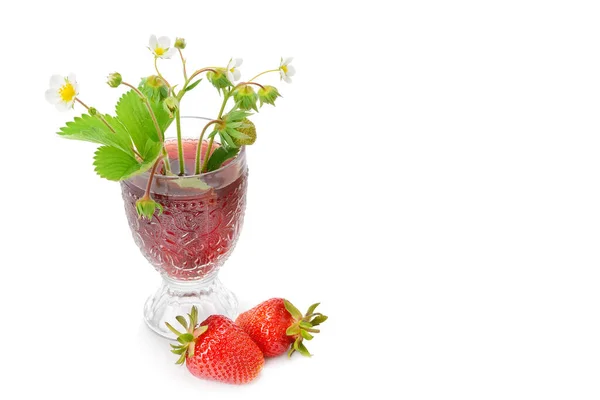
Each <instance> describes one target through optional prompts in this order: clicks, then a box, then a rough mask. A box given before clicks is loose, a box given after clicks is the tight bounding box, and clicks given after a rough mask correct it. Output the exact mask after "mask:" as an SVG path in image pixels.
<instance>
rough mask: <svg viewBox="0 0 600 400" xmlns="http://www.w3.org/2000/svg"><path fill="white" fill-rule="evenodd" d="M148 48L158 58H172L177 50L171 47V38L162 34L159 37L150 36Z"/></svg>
mask: <svg viewBox="0 0 600 400" xmlns="http://www.w3.org/2000/svg"><path fill="white" fill-rule="evenodd" d="M148 48H149V49H150V51H151V52H152V54H154V57H157V58H171V57H172V56H173V54H175V52H176V51H177V50H175V48H174V47H171V39H169V38H168V37H166V36H161V37H159V38H158V39H157V38H156V35H152V36H150V44H149V46H148Z"/></svg>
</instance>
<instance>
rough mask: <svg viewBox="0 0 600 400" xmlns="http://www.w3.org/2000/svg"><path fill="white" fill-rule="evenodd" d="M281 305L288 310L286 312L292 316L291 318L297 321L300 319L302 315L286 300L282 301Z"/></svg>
mask: <svg viewBox="0 0 600 400" xmlns="http://www.w3.org/2000/svg"><path fill="white" fill-rule="evenodd" d="M283 305H284V306H285V309H286V310H288V312H289V313H290V314H291V315H292V317H294V318H295V319H297V320H300V319H302V313H301V312H300V310H298V309H297V308H296V307H295V306H294V305H293V304H292V303H290V302H289V301H287V300H283Z"/></svg>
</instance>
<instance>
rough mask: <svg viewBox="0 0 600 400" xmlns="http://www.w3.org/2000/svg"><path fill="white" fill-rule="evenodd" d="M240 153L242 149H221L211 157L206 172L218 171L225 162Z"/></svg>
mask: <svg viewBox="0 0 600 400" xmlns="http://www.w3.org/2000/svg"><path fill="white" fill-rule="evenodd" d="M239 151H240V149H239V148H237V147H234V148H229V149H226V148H225V147H219V148H218V149H216V150H215V151H213V153H212V154H211V155H210V158H209V159H208V165H207V168H206V171H207V172H210V171H216V170H217V169H219V168H221V166H222V165H223V163H224V162H225V161H227V160H229V159H230V158H233V157H235V156H236V155H237V154H238V152H239Z"/></svg>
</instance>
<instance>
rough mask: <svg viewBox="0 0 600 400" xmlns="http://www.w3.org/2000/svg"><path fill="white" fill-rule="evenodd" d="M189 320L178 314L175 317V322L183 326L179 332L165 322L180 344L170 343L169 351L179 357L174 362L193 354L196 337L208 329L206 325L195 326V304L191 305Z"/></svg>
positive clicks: (196, 313) (183, 359)
mask: <svg viewBox="0 0 600 400" xmlns="http://www.w3.org/2000/svg"><path fill="white" fill-rule="evenodd" d="M188 317H189V321H188V320H186V319H185V317H183V316H181V315H178V316H177V317H175V319H177V322H179V323H180V324H181V326H183V328H184V331H183V332H179V331H178V330H177V329H175V328H173V326H172V325H171V324H169V323H168V322H165V324H166V325H167V328H169V330H170V331H171V332H173V333H174V334H175V335H176V336H177V341H178V342H179V343H180V344H171V347H172V349H171V353H174V354H177V355H179V359H178V360H177V361H176V362H175V364H179V365H181V364H183V363H184V362H185V360H186V358H188V357H193V356H194V349H195V348H196V339H198V337H199V336H200V335H202V334H203V333H204V332H206V330H207V329H208V326H197V325H198V309H197V308H196V306H193V307H192V310H191V312H190V313H189V314H188Z"/></svg>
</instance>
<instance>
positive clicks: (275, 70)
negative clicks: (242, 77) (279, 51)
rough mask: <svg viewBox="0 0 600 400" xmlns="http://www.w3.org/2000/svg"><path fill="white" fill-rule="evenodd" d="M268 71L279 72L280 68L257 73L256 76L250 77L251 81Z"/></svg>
mask: <svg viewBox="0 0 600 400" xmlns="http://www.w3.org/2000/svg"><path fill="white" fill-rule="evenodd" d="M268 72H279V68H277V69H269V70H266V71H264V72H261V73H260V74H258V75H256V76H255V77H254V78H252V79H250V82H252V81H253V80H255V79H256V78H258V77H259V76H261V75H264V74H266V73H268Z"/></svg>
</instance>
